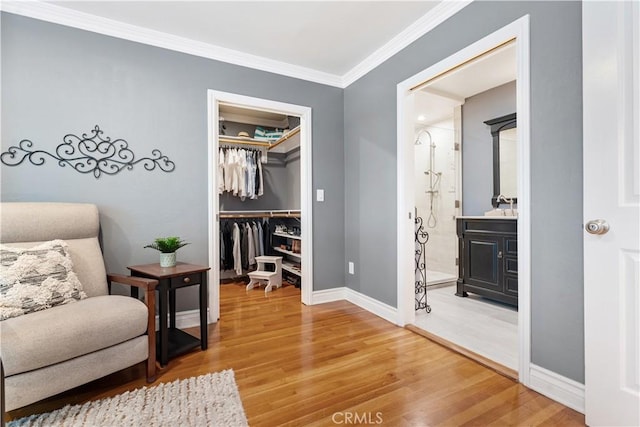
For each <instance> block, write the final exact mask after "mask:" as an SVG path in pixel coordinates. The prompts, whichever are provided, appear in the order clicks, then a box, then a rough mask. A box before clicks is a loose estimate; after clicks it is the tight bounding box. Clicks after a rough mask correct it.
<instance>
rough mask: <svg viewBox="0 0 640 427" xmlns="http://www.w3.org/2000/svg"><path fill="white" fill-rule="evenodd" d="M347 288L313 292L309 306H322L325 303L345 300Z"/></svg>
mask: <svg viewBox="0 0 640 427" xmlns="http://www.w3.org/2000/svg"><path fill="white" fill-rule="evenodd" d="M346 291H347V288H346V287H344V286H343V287H341V288H333V289H324V290H322V291H313V292H312V294H311V305H315V304H324V303H327V302H334V301H342V300H346V299H347V294H346Z"/></svg>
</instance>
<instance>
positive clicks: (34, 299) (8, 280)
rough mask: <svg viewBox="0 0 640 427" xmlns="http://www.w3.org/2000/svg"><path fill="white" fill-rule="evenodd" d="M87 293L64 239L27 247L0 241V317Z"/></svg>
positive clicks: (15, 315)
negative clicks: (12, 245) (75, 271)
mask: <svg viewBox="0 0 640 427" xmlns="http://www.w3.org/2000/svg"><path fill="white" fill-rule="evenodd" d="M86 297H87V294H85V293H84V291H83V290H82V284H80V281H79V280H78V276H76V274H75V273H74V272H73V263H72V262H71V256H70V255H69V251H68V247H67V243H66V242H64V241H62V240H52V241H50V242H45V243H42V244H40V245H38V246H35V247H32V248H29V249H25V248H15V247H9V246H6V245H1V244H0V320H5V319H8V318H11V317H17V316H21V315H23V314H27V313H32V312H34V311H40V310H45V309H47V308H51V307H54V306H57V305H62V304H68V303H71V302H76V301H79V300H81V299H84V298H86Z"/></svg>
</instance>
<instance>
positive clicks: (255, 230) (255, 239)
mask: <svg viewBox="0 0 640 427" xmlns="http://www.w3.org/2000/svg"><path fill="white" fill-rule="evenodd" d="M251 231H252V232H253V247H254V252H255V255H256V256H260V255H262V254H261V253H260V236H259V235H258V226H257V225H256V223H255V222H252V223H251Z"/></svg>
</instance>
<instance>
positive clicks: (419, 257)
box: [415, 216, 431, 313]
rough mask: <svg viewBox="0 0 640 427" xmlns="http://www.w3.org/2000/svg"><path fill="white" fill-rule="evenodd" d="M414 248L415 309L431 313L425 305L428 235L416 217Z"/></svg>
mask: <svg viewBox="0 0 640 427" xmlns="http://www.w3.org/2000/svg"><path fill="white" fill-rule="evenodd" d="M415 223H416V229H415V245H416V246H415V248H416V270H415V279H416V296H415V299H416V304H415V309H416V310H420V309H423V308H424V309H425V310H426V311H427V313H431V306H430V305H429V304H428V303H427V261H426V253H425V245H426V244H427V242H428V241H429V233H427V232H426V231H425V230H424V227H423V226H422V218H421V217H419V216H416V221H415Z"/></svg>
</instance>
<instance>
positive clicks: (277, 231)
mask: <svg viewBox="0 0 640 427" xmlns="http://www.w3.org/2000/svg"><path fill="white" fill-rule="evenodd" d="M217 107H218V108H217V114H214V115H215V116H216V117H215V121H214V122H215V123H216V126H217V129H215V131H216V134H217V138H215V139H214V141H215V146H214V149H215V152H214V155H213V156H212V157H213V159H214V160H215V164H214V165H213V170H212V173H214V174H215V177H212V178H215V179H213V180H212V182H215V188H213V191H214V192H215V193H216V197H214V198H213V199H217V209H216V212H217V214H216V215H215V218H214V221H216V223H217V227H216V229H217V231H216V234H217V235H216V236H214V239H213V240H214V244H215V245H217V246H216V247H217V248H218V250H217V251H216V253H217V255H216V258H217V259H216V261H217V262H216V263H215V265H219V269H218V271H217V274H216V275H215V276H217V284H218V285H219V286H225V285H226V284H229V285H231V284H233V285H236V286H245V287H246V290H247V292H264V293H265V296H266V297H268V296H269V293H270V292H278V290H279V289H280V288H281V287H283V286H292V287H295V288H301V287H302V286H303V277H304V274H303V272H304V268H305V265H304V263H303V250H302V248H303V246H304V245H303V227H302V224H303V221H302V218H303V209H302V208H303V206H302V185H301V183H302V166H301V133H302V132H301V117H300V116H298V115H295V114H291V113H289V112H286V111H282V112H281V111H277V110H274V109H271V108H268V109H263V108H258V107H252V106H247V105H242V104H236V103H233V102H218V104H217ZM215 276H214V278H215ZM258 289H259V290H258Z"/></svg>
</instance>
